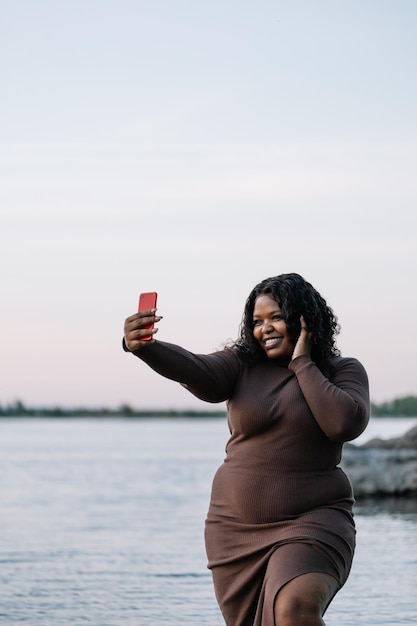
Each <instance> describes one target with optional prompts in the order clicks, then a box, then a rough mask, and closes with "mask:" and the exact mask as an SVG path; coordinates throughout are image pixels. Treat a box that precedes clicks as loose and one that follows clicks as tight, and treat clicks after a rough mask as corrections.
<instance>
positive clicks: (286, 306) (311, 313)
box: [234, 274, 340, 372]
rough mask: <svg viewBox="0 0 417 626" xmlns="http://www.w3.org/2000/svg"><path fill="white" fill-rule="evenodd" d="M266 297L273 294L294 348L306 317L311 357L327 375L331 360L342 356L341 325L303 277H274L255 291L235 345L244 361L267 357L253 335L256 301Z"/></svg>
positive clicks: (283, 275)
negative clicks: (263, 296) (301, 321)
mask: <svg viewBox="0 0 417 626" xmlns="http://www.w3.org/2000/svg"><path fill="white" fill-rule="evenodd" d="M262 294H271V296H272V297H273V298H274V299H275V300H276V301H277V302H278V304H279V307H280V309H281V311H282V313H283V316H284V320H285V323H286V325H287V329H288V334H289V337H290V339H291V342H292V343H293V344H294V345H295V344H296V342H297V339H298V336H299V334H300V330H301V324H300V316H301V315H302V316H303V317H304V319H305V322H306V325H307V329H308V330H309V331H310V332H312V333H313V344H312V349H311V358H312V360H313V361H314V362H315V363H316V364H317V366H318V367H319V368H320V369H321V370H322V371H323V372H326V371H328V370H329V369H330V357H331V356H333V355H339V354H340V351H339V349H338V348H337V346H336V335H338V333H339V332H340V326H339V324H338V321H337V317H336V316H335V314H334V313H333V311H332V309H331V308H330V307H329V306H328V305H327V303H326V301H325V300H324V298H323V297H322V296H321V295H320V294H319V293H318V291H316V290H315V289H314V287H313V286H312V285H311V284H310V283H309V282H307V281H306V280H305V279H304V278H303V277H302V276H300V275H299V274H281V275H279V276H272V277H271V278H266V279H265V280H263V281H262V282H260V283H259V284H258V285H256V287H254V289H252V291H251V293H250V294H249V297H248V299H247V300H246V304H245V309H244V312H243V318H242V322H241V325H240V331H239V338H238V340H237V341H236V342H235V343H234V348H235V349H236V350H237V351H238V352H239V353H240V354H241V356H242V358H244V359H245V360H247V361H249V362H255V361H258V360H260V359H262V358H265V356H266V355H265V352H264V351H263V350H262V348H261V347H260V345H259V343H258V342H257V340H256V339H255V338H254V336H253V309H254V306H255V300H256V299H257V297H258V296H260V295H262Z"/></svg>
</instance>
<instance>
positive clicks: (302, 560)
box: [135, 341, 369, 626]
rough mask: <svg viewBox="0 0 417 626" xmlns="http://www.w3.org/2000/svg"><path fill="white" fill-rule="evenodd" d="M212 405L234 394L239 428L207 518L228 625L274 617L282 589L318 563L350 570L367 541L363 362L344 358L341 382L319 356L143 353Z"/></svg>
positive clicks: (254, 625)
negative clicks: (356, 455)
mask: <svg viewBox="0 0 417 626" xmlns="http://www.w3.org/2000/svg"><path fill="white" fill-rule="evenodd" d="M135 354H136V355H137V356H138V357H140V358H141V359H142V360H144V361H145V362H147V363H148V364H149V365H150V366H151V367H152V368H153V369H154V370H156V371H157V372H159V373H160V374H162V375H163V376H166V377H167V378H170V379H172V380H176V381H178V382H181V383H182V384H183V385H184V386H186V387H187V388H188V389H189V390H190V391H191V392H192V393H193V394H194V395H196V396H197V397H199V398H201V399H202V400H206V401H208V402H221V401H224V400H227V406H228V423H229V428H230V432H231V437H230V439H229V441H228V443H227V448H226V458H225V461H224V463H223V464H222V465H221V466H220V468H219V469H218V471H217V473H216V475H215V477H214V481H213V488H212V494H211V501H210V507H209V511H208V515H207V520H206V529H205V539H206V550H207V556H208V567H209V568H210V569H211V571H212V575H213V581H214V587H215V592H216V597H217V600H218V602H219V606H220V609H221V611H222V613H223V616H224V619H225V622H226V624H227V626H274V615H273V606H274V599H275V597H276V594H277V593H278V591H279V589H280V588H281V587H282V586H283V585H285V584H286V583H287V582H289V581H290V580H291V579H293V578H295V577H296V576H299V575H300V574H304V573H307V572H324V573H327V574H331V575H332V576H334V577H335V578H336V579H337V580H338V582H339V584H340V586H342V585H343V584H344V582H345V581H346V579H347V576H348V574H349V570H350V567H351V563H352V557H353V552H354V547H355V527H354V522H353V517H352V505H353V496H352V488H351V485H350V482H349V480H348V478H347V477H346V475H345V474H344V473H343V471H342V470H341V469H340V468H339V467H337V465H338V463H339V461H340V458H341V452H342V445H343V442H344V441H348V440H350V439H353V438H355V437H357V436H358V435H359V434H360V433H361V432H362V431H363V429H364V428H365V426H366V424H367V421H368V418H369V394H368V380H367V375H366V372H365V370H364V368H363V366H362V365H361V364H360V363H359V362H358V361H357V360H356V359H351V358H342V357H334V358H333V361H332V367H333V370H332V375H331V381H330V380H329V379H327V378H326V377H325V376H324V375H323V374H322V373H321V371H320V370H319V369H318V368H317V366H316V365H315V364H314V362H313V361H311V359H310V358H309V357H308V356H300V357H297V358H296V359H294V360H293V361H291V362H290V363H289V364H278V363H276V362H274V361H271V360H268V359H265V360H263V361H261V362H259V363H256V364H255V365H248V364H247V363H245V362H244V361H243V360H242V359H241V358H240V357H239V355H238V353H237V352H236V351H234V350H233V349H225V350H223V351H220V352H216V353H213V354H210V355H195V354H192V353H190V352H188V351H186V350H184V349H183V348H180V347H179V346H175V345H172V344H167V343H165V342H159V341H158V342H155V343H153V344H150V345H149V346H146V347H145V348H143V349H141V350H140V351H138V352H137V353H135Z"/></svg>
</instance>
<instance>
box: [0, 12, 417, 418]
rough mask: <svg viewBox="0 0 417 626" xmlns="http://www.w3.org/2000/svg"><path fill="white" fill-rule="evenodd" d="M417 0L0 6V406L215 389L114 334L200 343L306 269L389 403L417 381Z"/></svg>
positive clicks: (158, 401)
mask: <svg viewBox="0 0 417 626" xmlns="http://www.w3.org/2000/svg"><path fill="white" fill-rule="evenodd" d="M416 32H417V4H416V3H415V2H414V1H411V0H409V1H405V0H399V1H397V2H395V3H394V2H388V1H384V0H382V1H376V0H369V1H365V2H363V1H362V2H359V1H355V0H353V1H352V2H339V1H334V0H333V1H319V2H308V1H307V0H299V1H297V0H295V1H291V2H290V1H283V2H278V1H277V2H272V1H266V0H265V1H262V0H261V1H259V0H258V2H256V3H255V2H247V1H242V0H241V1H239V2H237V1H235V0H229V1H228V0H223V1H222V2H219V1H217V0H214V1H212V2H210V3H205V2H204V3H203V2H197V1H196V2H191V1H190V0H188V1H185V0H181V1H180V0H171V1H170V2H168V1H165V2H162V1H160V0H154V1H153V2H151V3H150V2H142V1H141V0H136V1H133V0H131V1H128V0H118V1H117V2H116V1H104V0H102V1H99V0H83V1H81V0H72V2H67V1H65V2H64V1H61V2H60V1H59V0H55V1H53V2H52V1H50V2H47V1H45V0H36V2H32V1H29V0H27V1H26V2H24V1H22V0H15V1H12V0H3V1H2V2H0V66H1V68H0V69H1V76H2V97H1V99H0V112H1V119H2V124H1V125H0V210H1V214H0V237H1V242H0V250H1V267H2V296H3V297H2V302H3V316H2V322H3V323H2V335H1V336H2V350H1V355H2V357H1V358H2V371H3V372H4V374H3V375H2V379H3V386H2V387H3V390H2V393H1V395H0V404H5V403H8V402H12V401H13V400H15V399H17V398H19V399H21V400H23V401H24V402H26V403H28V404H42V405H45V404H47V405H51V404H62V405H69V406H73V405H80V404H84V405H88V406H97V405H105V406H117V405H119V404H121V403H124V402H128V403H130V404H132V405H134V406H138V407H166V406H176V407H191V406H204V405H202V404H201V403H200V402H199V401H197V400H195V399H193V397H192V396H190V395H189V394H187V393H186V392H185V391H184V390H183V389H182V388H179V387H178V386H177V385H175V384H174V383H172V382H167V381H163V380H161V379H160V378H159V377H157V376H156V375H155V374H154V373H153V372H151V371H148V370H147V368H146V367H145V366H144V365H142V364H141V363H139V362H135V360H134V359H133V357H130V356H129V355H125V354H123V353H122V352H121V349H120V341H121V334H122V327H123V321H124V318H125V317H127V316H128V315H129V314H131V313H132V312H134V311H135V309H136V304H137V297H138V294H139V292H140V291H142V290H151V289H152V290H153V289H156V290H157V291H158V292H159V294H160V298H159V310H160V313H161V314H163V315H164V320H163V322H162V323H161V328H160V331H159V337H160V338H161V339H165V340H167V341H173V342H178V343H181V344H182V345H184V346H185V347H188V348H190V349H191V350H194V351H201V352H207V351H211V350H212V349H215V348H216V347H218V346H220V345H222V343H223V342H224V341H225V340H227V339H228V338H230V337H236V334H237V330H238V326H239V322H240V318H241V314H242V310H243V305H244V301H245V298H246V296H247V294H248V293H249V291H250V290H251V288H252V287H253V286H254V284H255V283H256V282H258V281H259V280H261V279H263V278H264V277H266V276H270V275H273V274H279V273H282V272H288V271H297V272H299V273H301V274H303V275H304V276H305V277H306V278H307V279H308V280H310V281H311V282H312V283H313V284H314V285H315V286H316V287H317V289H319V291H321V292H322V293H323V295H324V296H325V297H326V298H327V300H328V302H329V304H330V305H331V306H333V308H334V309H335V312H336V314H337V315H338V316H339V319H340V323H341V326H342V334H341V337H340V341H339V344H340V346H341V348H342V350H343V353H344V354H346V355H352V356H357V357H358V358H360V360H361V361H362V362H363V363H364V365H365V367H366V368H367V370H368V373H369V377H370V381H371V392H372V397H373V399H374V400H376V401H382V400H386V399H391V398H393V397H395V396H397V395H404V394H406V393H413V394H417V378H416V376H415V366H414V358H413V357H414V351H415V346H416V343H417V341H416V340H417V331H416V328H415V319H416V317H417V298H416V296H415V283H416V279H415V274H416V269H417V263H416V261H417V245H416V228H417V217H416V204H417V202H416V201H417V176H416V173H417V172H416V164H417V149H416V148H417V133H416V114H415V111H416V110H417V94H416V85H417V81H416V69H417V68H416V66H417V45H416V43H415V33H416Z"/></svg>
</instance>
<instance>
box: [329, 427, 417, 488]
mask: <svg viewBox="0 0 417 626" xmlns="http://www.w3.org/2000/svg"><path fill="white" fill-rule="evenodd" d="M340 465H341V467H342V468H343V469H344V471H345V472H346V474H347V475H348V476H349V478H350V481H351V483H352V485H353V491H354V494H355V497H364V496H409V497H412V498H417V427H414V428H412V429H411V430H409V431H408V432H407V433H406V434H405V435H403V436H402V437H398V438H396V439H388V440H382V439H372V440H371V441H368V442H367V443H366V444H364V445H362V446H355V445H352V444H346V445H345V446H344V450H343V459H342V463H341V464H340Z"/></svg>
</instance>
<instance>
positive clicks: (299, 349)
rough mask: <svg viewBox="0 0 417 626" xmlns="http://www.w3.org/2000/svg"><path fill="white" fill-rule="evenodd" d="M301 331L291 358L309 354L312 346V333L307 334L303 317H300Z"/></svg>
mask: <svg viewBox="0 0 417 626" xmlns="http://www.w3.org/2000/svg"><path fill="white" fill-rule="evenodd" d="M300 323H301V331H300V335H299V337H298V339H297V343H296V344H295V348H294V352H293V354H292V358H293V359H296V358H297V357H298V356H303V355H308V356H310V354H311V347H312V345H313V333H309V332H308V330H307V324H306V323H305V319H304V317H303V316H301V317H300Z"/></svg>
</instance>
